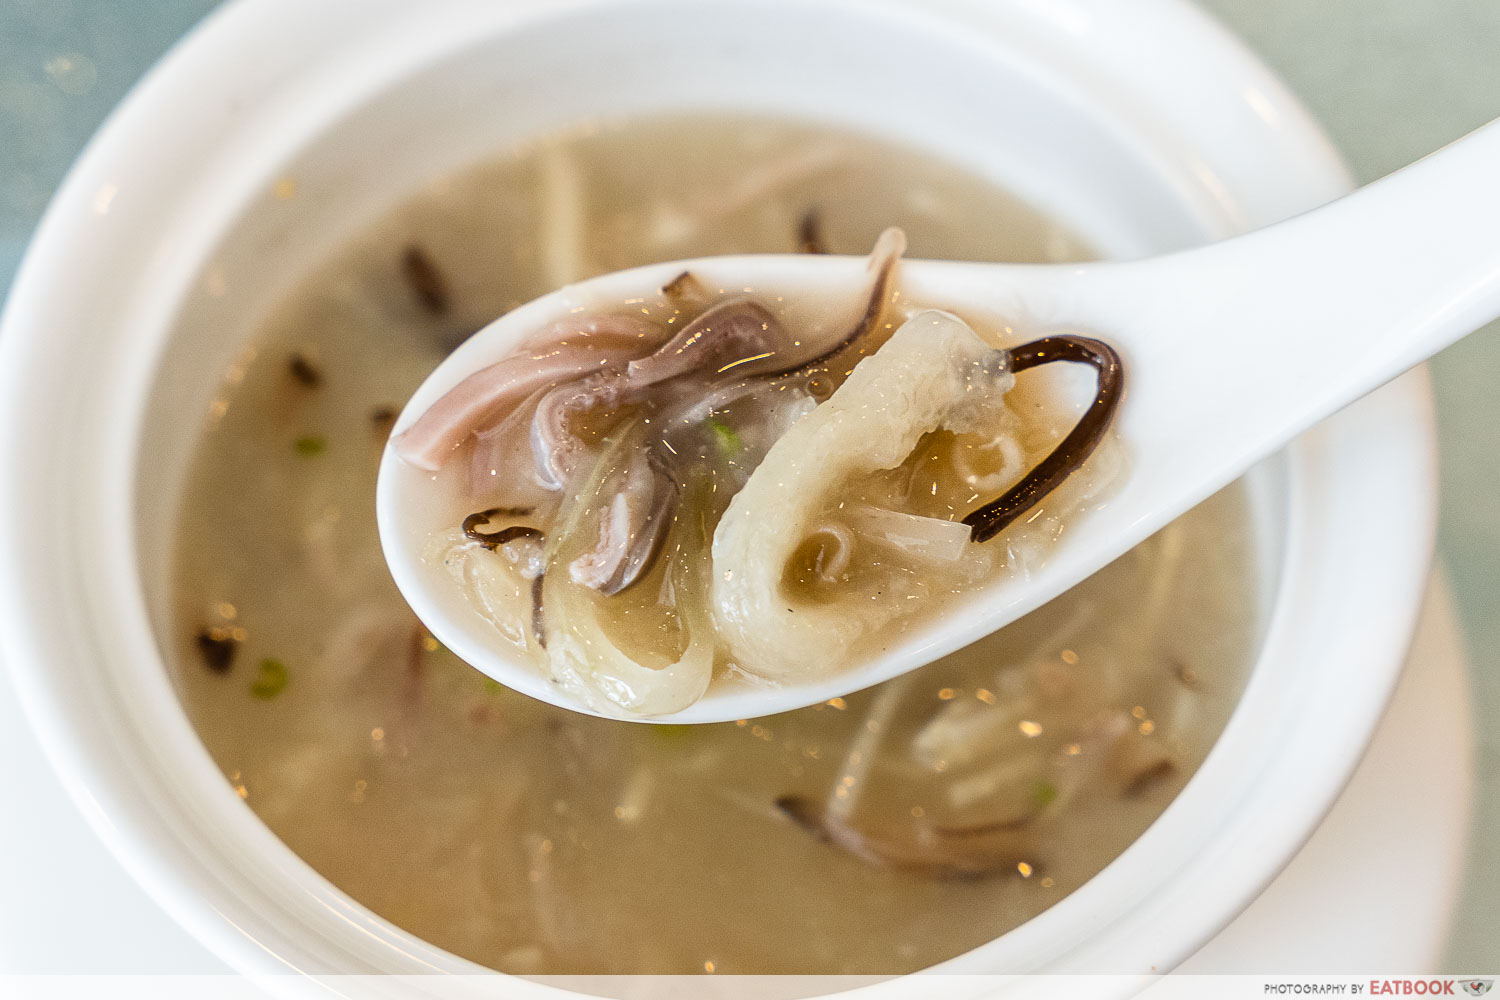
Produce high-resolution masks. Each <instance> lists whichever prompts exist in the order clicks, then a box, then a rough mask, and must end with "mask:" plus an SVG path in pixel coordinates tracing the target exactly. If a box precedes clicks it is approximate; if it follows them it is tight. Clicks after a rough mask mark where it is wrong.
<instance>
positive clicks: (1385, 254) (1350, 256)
mask: <svg viewBox="0 0 1500 1000" xmlns="http://www.w3.org/2000/svg"><path fill="white" fill-rule="evenodd" d="M904 274H905V275H909V276H910V277H911V278H912V279H913V284H914V285H915V286H916V291H917V296H918V298H920V299H924V300H926V301H934V302H943V301H948V302H972V303H975V304H982V305H985V306H987V307H989V308H992V309H994V310H995V311H997V312H999V313H1001V314H1003V315H1007V316H1012V317H1016V318H1017V319H1019V320H1021V321H1023V322H1025V323H1026V324H1027V326H1028V327H1029V329H1028V330H1027V331H1025V332H1027V333H1031V332H1035V331H1036V328H1037V327H1041V328H1042V329H1050V328H1063V329H1075V330H1082V331H1083V332H1086V333H1088V334H1090V335H1093V336H1097V337H1100V338H1101V339H1103V340H1106V341H1108V342H1109V343H1111V344H1113V345H1114V346H1115V347H1116V348H1117V349H1118V350H1119V352H1120V353H1121V355H1122V356H1123V357H1124V359H1125V368H1126V389H1125V398H1124V401H1123V403H1122V404H1121V406H1120V410H1119V413H1118V416H1117V419H1116V425H1115V426H1116V431H1117V433H1118V434H1119V436H1120V438H1121V439H1122V440H1123V441H1124V443H1125V445H1126V447H1127V449H1128V451H1129V452H1130V463H1131V470H1130V475H1129V476H1128V477H1127V481H1126V482H1125V483H1124V484H1123V486H1122V487H1121V488H1120V490H1119V491H1118V492H1117V493H1116V494H1115V495H1114V496H1113V498H1112V499H1111V501H1110V502H1109V504H1108V507H1109V508H1111V510H1109V511H1102V512H1101V514H1103V517H1102V518H1098V519H1097V522H1098V527H1099V528H1100V530H1101V531H1105V530H1108V531H1116V532H1119V533H1118V534H1116V535H1114V536H1113V537H1114V539H1115V541H1114V542H1113V543H1112V544H1109V545H1107V546H1105V548H1107V549H1108V550H1111V551H1114V552H1123V551H1124V549H1125V548H1126V547H1128V544H1134V542H1136V541H1139V540H1140V539H1142V538H1144V537H1145V536H1146V535H1147V534H1149V533H1150V532H1151V531H1154V530H1155V529H1156V528H1159V527H1161V526H1162V525H1164V524H1165V523H1166V522H1167V521H1168V520H1170V519H1171V518H1172V517H1175V516H1176V515H1177V514H1180V513H1182V512H1183V511H1184V510H1186V509H1188V507H1190V506H1192V505H1193V504H1194V503H1197V502H1198V501H1200V500H1202V499H1204V498H1206V497H1207V496H1209V495H1210V494H1211V493H1213V492H1214V491H1215V490H1217V489H1219V488H1221V487H1223V486H1225V485H1227V484H1228V483H1229V482H1230V481H1231V480H1233V479H1234V478H1236V477H1237V476H1238V475H1239V474H1240V473H1242V472H1243V471H1244V470H1245V469H1246V468H1248V467H1249V466H1250V465H1252V464H1254V462H1255V461H1257V460H1259V459H1260V458H1263V457H1265V456H1267V455H1270V454H1272V453H1273V452H1275V451H1276V450H1278V449H1279V448H1281V447H1282V446H1283V445H1285V444H1287V443H1288V442H1289V441H1291V440H1292V439H1293V438H1295V437H1296V436H1297V435H1298V434H1300V433H1301V432H1302V431H1304V430H1306V429H1308V428H1309V427H1311V426H1313V425H1314V424H1316V423H1317V422H1319V421H1320V420H1322V419H1323V418H1324V417H1327V416H1329V415H1331V414H1332V413H1334V412H1335V411H1337V410H1339V409H1340V408H1342V407H1343V406H1345V405H1347V404H1349V403H1351V402H1353V401H1354V400H1356V399H1358V398H1359V397H1360V396H1362V395H1364V394H1366V393H1368V392H1370V391H1371V390H1373V389H1375V388H1377V387H1379V386H1380V385H1382V384H1384V383H1385V382H1387V381H1389V380H1390V379H1392V378H1394V377H1395V376H1397V375H1399V374H1401V373H1402V372H1404V371H1406V370H1407V369H1408V368H1411V367H1412V366H1414V365H1416V364H1418V363H1420V362H1421V361H1422V360H1424V359H1425V358H1428V357H1430V356H1431V355H1433V354H1435V353H1436V352H1437V351H1439V350H1441V349H1442V348H1444V347H1446V346H1448V345H1449V344H1451V343H1453V342H1454V341H1456V340H1458V339H1459V338H1461V337H1463V336H1464V335H1466V334H1468V333H1469V332H1471V331H1473V330H1475V329H1477V328H1478V327H1479V326H1481V325H1483V324H1484V323H1486V322H1488V321H1489V320H1492V319H1494V318H1496V317H1497V316H1500V121H1497V122H1492V123H1491V124H1489V125H1486V126H1484V127H1483V128H1481V129H1479V130H1478V131H1476V132H1474V133H1472V134H1471V135H1469V136H1467V137H1466V138H1463V139H1460V140H1459V141H1457V142H1455V143H1453V144H1452V145H1450V146H1448V147H1446V148H1444V149H1442V150H1439V151H1438V152H1436V153H1433V154H1432V155H1430V156H1428V157H1426V158H1425V159H1423V160H1420V161H1418V162H1417V163H1414V164H1412V165H1411V166H1409V167H1406V168H1405V169H1403V170H1399V171H1397V172H1396V173H1394V174H1391V175H1390V176H1388V177H1385V178H1383V179H1382V180H1379V181H1376V182H1375V183H1373V184H1371V185H1369V186H1368V187H1365V188H1362V189H1360V190H1358V191H1356V192H1354V193H1353V194H1350V195H1348V196H1346V197H1344V198H1341V199H1339V200H1337V201H1335V202H1332V203H1330V204H1328V205H1325V206H1323V207H1322V208H1318V209H1315V210H1313V211H1310V212H1307V213H1305V214H1303V215H1300V216H1297V217H1295V218H1292V219H1289V220H1287V221H1285V222H1282V223H1279V224H1277V225H1274V226H1271V227H1268V228H1266V229H1262V230H1259V231H1256V232H1253V233H1249V234H1247V235H1244V236H1238V237H1235V238H1232V239H1227V240H1224V241H1221V242H1219V243H1214V244H1210V245H1208V246H1205V247H1200V248H1196V249H1193V250H1187V251H1182V252H1179V253H1174V254H1168V255H1165V256H1161V257H1154V258H1149V259H1145V260H1139V261H1128V262H1121V263H1110V262H1101V263H1091V264H1082V265H1068V266H1057V265H1047V266H1025V267H1003V268H1002V267H996V266H994V265H964V264H930V263H928V262H923V261H914V262H912V264H911V266H910V268H909V269H908V271H906V272H904ZM1090 520H1095V519H1094V518H1091V519H1090ZM1084 533H1085V534H1091V533H1092V532H1089V531H1085V532H1084ZM1075 541H1080V539H1076V538H1075ZM1080 547H1082V546H1080ZM1099 564H1100V565H1102V564H1103V563H1102V561H1101V562H1100V563H1099Z"/></svg>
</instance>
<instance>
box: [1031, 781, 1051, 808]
mask: <svg viewBox="0 0 1500 1000" xmlns="http://www.w3.org/2000/svg"><path fill="white" fill-rule="evenodd" d="M1056 798H1057V786H1056V785H1054V784H1053V783H1052V782H1050V781H1038V782H1037V783H1036V784H1034V785H1032V786H1031V801H1032V804H1033V805H1035V806H1036V807H1037V808H1038V809H1045V808H1047V807H1048V806H1050V805H1051V804H1052V803H1053V801H1054V800H1055V799H1056Z"/></svg>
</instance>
